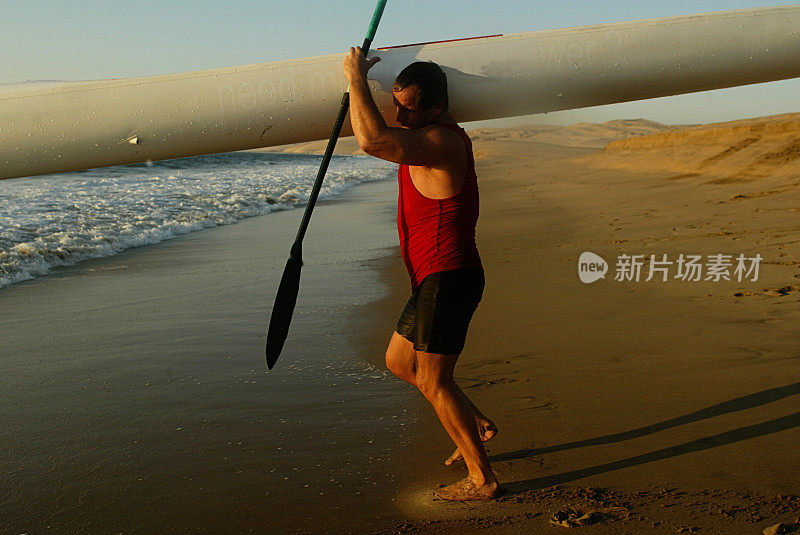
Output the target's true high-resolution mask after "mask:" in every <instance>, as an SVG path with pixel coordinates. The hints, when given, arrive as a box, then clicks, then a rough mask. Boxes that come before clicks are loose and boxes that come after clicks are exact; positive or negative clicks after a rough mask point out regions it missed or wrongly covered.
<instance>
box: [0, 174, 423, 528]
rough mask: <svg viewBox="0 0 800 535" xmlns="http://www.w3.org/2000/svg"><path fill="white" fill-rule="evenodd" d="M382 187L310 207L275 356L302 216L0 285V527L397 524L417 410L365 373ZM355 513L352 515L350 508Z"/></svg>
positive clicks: (273, 217) (382, 225)
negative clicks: (285, 329) (270, 341)
mask: <svg viewBox="0 0 800 535" xmlns="http://www.w3.org/2000/svg"><path fill="white" fill-rule="evenodd" d="M393 186H394V185H393V184H392V183H391V181H388V182H387V181H384V182H378V183H371V184H365V185H361V186H358V187H356V188H354V189H351V190H349V191H348V192H346V193H345V195H344V196H342V197H341V198H337V199H335V200H332V201H325V202H322V203H320V205H319V206H318V207H317V209H316V210H315V213H314V218H313V219H312V222H311V225H310V227H309V234H308V236H307V238H306V241H305V245H306V246H305V249H304V261H305V266H304V269H303V279H302V286H301V291H300V296H299V301H298V305H297V309H296V311H295V315H294V322H293V325H292V330H291V332H290V336H289V339H288V340H287V343H286V347H285V349H284V352H283V354H282V355H281V358H280V360H279V361H278V363H277V365H276V367H275V368H274V369H273V370H272V371H271V372H267V370H266V364H265V358H264V337H265V332H266V327H267V317H268V314H269V311H270V310H271V308H272V301H273V299H274V295H275V291H276V289H277V286H278V281H279V280H280V277H281V273H282V271H283V266H284V263H285V262H286V259H287V258H288V253H289V246H290V245H291V241H292V240H293V239H294V235H295V233H296V231H297V227H298V225H299V221H300V218H301V217H302V211H301V210H292V211H286V212H278V213H273V214H269V215H266V216H263V217H257V218H252V219H248V220H244V221H241V222H239V223H238V224H236V225H230V226H225V227H219V228H215V229H211V230H207V231H201V232H196V233H193V234H190V235H187V236H183V237H181V238H178V239H175V240H170V241H168V242H164V243H161V244H159V245H155V246H150V247H143V248H139V249H135V250H129V251H127V252H125V253H123V254H120V255H117V256H114V257H111V258H107V259H101V260H95V261H90V262H84V263H82V264H80V265H78V266H75V267H73V268H69V269H62V270H59V271H58V272H57V273H56V274H54V275H52V276H49V277H43V278H40V279H37V280H33V281H30V282H25V283H20V284H16V285H12V286H10V287H7V288H3V289H2V290H1V291H0V310H2V311H3V318H2V320H0V325H1V326H0V333H2V335H1V336H0V356H2V357H1V358H2V360H1V361H0V362H1V365H2V372H3V373H2V374H0V390H1V391H2V392H3V394H2V403H0V420H2V422H3V423H4V425H2V426H0V443H2V444H3V447H2V453H0V473H2V478H0V533H44V532H52V533H153V532H159V533H185V532H201V533H222V532H237V533H243V532H255V533H264V532H281V533H283V532H286V533H291V532H302V533H307V532H309V531H315V532H336V533H343V532H349V531H351V530H357V531H360V532H365V531H370V530H375V529H379V528H380V527H381V526H385V525H392V524H393V523H394V522H396V521H397V520H398V518H399V517H398V513H397V511H396V509H395V508H394V501H393V500H394V499H395V498H396V495H397V492H398V490H399V489H400V488H402V486H403V485H404V481H405V480H404V479H403V478H404V476H405V473H404V467H406V466H408V463H406V462H405V461H404V460H402V459H400V458H398V456H397V455H396V452H397V451H398V450H402V449H403V446H404V444H406V443H408V441H409V440H410V436H411V435H412V434H413V429H414V428H415V427H416V425H417V422H416V419H417V416H416V415H415V414H414V413H413V411H404V410H403V409H402V407H403V406H404V405H405V404H406V400H407V399H409V398H410V397H411V396H410V393H409V392H408V391H406V390H405V389H403V388H401V387H400V385H399V384H397V382H396V381H394V380H393V378H392V377H389V375H388V373H387V372H385V370H383V369H382V368H377V367H375V366H372V365H370V364H369V363H367V362H365V361H364V360H363V359H362V358H361V356H360V353H361V348H362V346H363V345H364V344H365V337H364V336H363V335H362V333H363V331H364V330H368V329H369V328H370V327H368V326H367V325H368V322H364V320H363V319H361V320H360V321H359V323H360V325H358V324H354V325H351V324H350V323H349V322H348V317H349V316H350V315H351V314H352V310H353V308H354V307H359V306H362V305H364V304H365V303H369V302H372V301H374V300H376V299H379V298H381V297H382V296H384V294H385V293H386V290H387V288H386V286H385V283H384V282H382V281H381V280H380V279H379V277H378V274H377V272H376V271H375V270H374V269H372V268H371V267H370V266H371V264H372V263H374V262H376V261H378V260H379V259H380V258H381V257H382V256H385V255H386V254H387V251H390V249H389V248H390V247H391V246H392V245H393V243H394V239H395V237H394V234H393V228H392V222H391V217H388V218H387V217H386V213H387V212H391V211H392V210H393V206H392V199H393V196H392V190H393ZM364 510H368V511H369V514H368V515H364V514H363V511H364Z"/></svg>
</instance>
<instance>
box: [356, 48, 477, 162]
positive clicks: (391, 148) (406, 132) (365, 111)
mask: <svg viewBox="0 0 800 535" xmlns="http://www.w3.org/2000/svg"><path fill="white" fill-rule="evenodd" d="M378 60H379V58H370V59H369V60H367V59H365V58H364V55H363V54H362V53H361V49H360V48H357V47H356V48H351V49H350V54H349V55H348V57H347V58H346V59H345V61H344V70H345V75H346V76H347V78H348V80H349V81H350V122H351V123H352V125H353V133H354V134H355V136H356V139H357V140H358V144H359V146H360V147H361V150H363V151H364V152H366V153H367V154H370V155H372V156H375V157H377V158H381V159H383V160H389V161H391V162H395V163H400V164H407V165H420V166H426V167H432V168H434V169H446V168H447V166H448V165H450V164H452V162H453V160H454V158H458V156H459V155H461V154H462V153H463V150H464V149H463V142H461V140H460V138H458V136H457V135H455V134H454V133H453V132H451V131H449V130H447V129H445V128H442V127H440V126H436V125H431V126H426V127H423V128H415V129H405V128H392V127H389V126H388V125H387V124H386V121H384V119H383V117H382V116H381V114H380V112H379V111H378V107H377V106H376V105H375V101H374V100H373V98H372V93H371V92H370V89H369V85H368V84H367V76H366V74H367V71H368V70H369V69H370V67H372V65H374V64H375V63H377V61H378ZM462 157H463V156H462ZM456 161H460V160H459V159H456Z"/></svg>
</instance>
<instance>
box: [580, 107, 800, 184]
mask: <svg viewBox="0 0 800 535" xmlns="http://www.w3.org/2000/svg"><path fill="white" fill-rule="evenodd" d="M586 161H587V162H590V163H592V164H594V165H597V166H600V167H605V168H611V169H627V170H637V171H668V172H672V173H676V175H675V176H674V177H673V178H675V179H695V180H697V181H698V182H700V183H709V182H710V183H716V184H720V183H730V182H751V181H761V180H764V179H767V178H770V179H773V180H775V179H777V180H778V181H779V182H781V184H782V185H784V186H790V185H795V186H796V185H797V181H798V179H800V113H795V114H784V115H776V116H772V117H761V118H756V119H746V120H740V121H732V122H727V123H714V124H708V125H701V126H693V127H684V128H677V129H672V130H668V131H665V132H660V133H655V134H652V135H645V136H640V137H632V138H628V139H622V140H618V141H614V142H611V143H609V144H608V145H607V146H606V147H605V149H604V150H603V151H601V152H599V153H597V154H594V155H591V156H589V157H587V158H586Z"/></svg>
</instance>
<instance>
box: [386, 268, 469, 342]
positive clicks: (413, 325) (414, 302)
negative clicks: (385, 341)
mask: <svg viewBox="0 0 800 535" xmlns="http://www.w3.org/2000/svg"><path fill="white" fill-rule="evenodd" d="M484 283H485V281H484V277H483V269H481V268H472V269H458V270H454V271H440V272H438V273H431V274H430V275H428V276H427V277H425V278H424V279H423V280H422V282H421V283H420V285H419V286H417V288H416V289H415V290H414V292H413V293H412V294H411V298H410V299H409V300H408V303H406V308H405V309H404V310H403V313H402V314H401V315H400V319H399V320H398V322H397V329H396V330H397V332H398V334H400V335H401V336H402V337H403V338H405V339H406V340H409V341H410V342H412V343H413V344H414V349H415V350H417V351H425V352H426V353H437V354H440V355H455V354H459V353H461V350H462V349H464V341H465V340H466V339H467V328H468V327H469V321H470V319H472V314H473V312H475V309H476V308H477V307H478V303H479V302H480V300H481V296H482V295H483V286H484Z"/></svg>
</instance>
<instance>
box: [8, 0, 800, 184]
mask: <svg viewBox="0 0 800 535" xmlns="http://www.w3.org/2000/svg"><path fill="white" fill-rule="evenodd" d="M386 23H388V21H384V24H386ZM370 54H372V55H374V54H377V55H379V56H380V57H381V61H380V62H379V63H378V64H377V65H376V66H375V67H374V68H373V69H372V70H371V71H370V79H371V84H372V89H373V93H374V95H375V97H376V101H377V102H378V105H379V107H380V109H381V112H382V113H383V114H384V116H385V117H386V118H387V119H389V120H390V121H391V119H392V117H393V113H394V109H393V106H392V100H391V87H392V82H393V80H394V78H395V76H396V75H397V74H398V73H399V72H400V70H402V69H403V67H405V66H406V65H408V64H409V63H411V62H413V61H418V60H432V61H435V62H437V63H439V64H440V65H442V66H443V67H444V69H445V71H446V72H447V75H448V82H449V88H450V107H451V112H452V114H453V116H454V117H455V118H456V120H458V121H459V122H465V121H474V120H482V119H497V118H501V117H512V116H518V115H528V114H533V113H542V112H550V111H556V110H565V109H573V108H582V107H587V106H597V105H601V104H610V103H615V102H626V101H631V100H640V99H647V98H654V97H662V96H667V95H676V94H681V93H689V92H694V91H705V90H709V89H719V88H724V87H733V86H737V85H745V84H753V83H759V82H767V81H772V80H781V79H786V78H794V77H800V5H793V6H785V7H774V8H759V9H748V10H739V11H728V12H717V13H708V14H701V15H691V16H681V17H670V18H660V19H652V20H644V21H633V22H624V23H614V24H602V25H596V26H583V27H577V28H567V29H561V30H547V31H537V32H529V33H517V34H509V35H493V36H485V37H476V38H469V39H460V40H453V41H443V42H433V43H420V44H413V45H405V46H398V47H388V48H379V49H377V50H374V51H371V52H370ZM343 57H344V53H340V54H333V55H328V56H319V57H313V58H305V59H298V60H291V61H279V62H273V63H260V64H254V65H245V66H240V67H229V68H220V69H211V70H205V71H196V72H187V73H181V74H171V75H164V76H151V77H144V78H126V79H115V80H99V81H89V82H47V83H37V84H13V85H5V86H3V85H0V179H2V178H13V177H19V176H29V175H37V174H44V173H53V172H64V171H72V170H78V169H88V168H93V167H102V166H108V165H119V164H128V163H137V162H143V161H146V160H162V159H167V158H178V157H184V156H194V155H199V154H210V153H218V152H229V151H236V150H244V149H252V148H259V147H269V146H274V145H283V144H287V143H295V142H302V141H312V140H316V139H325V138H327V137H328V136H329V134H330V131H331V128H332V126H333V123H334V121H335V118H336V114H337V113H338V110H339V104H340V101H341V96H342V93H343V92H344V91H345V90H346V89H347V82H346V80H345V78H344V76H343V74H342V68H341V64H342V59H343ZM350 133H351V131H350V129H349V125H346V126H345V128H344V130H343V132H342V135H349V134H350Z"/></svg>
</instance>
